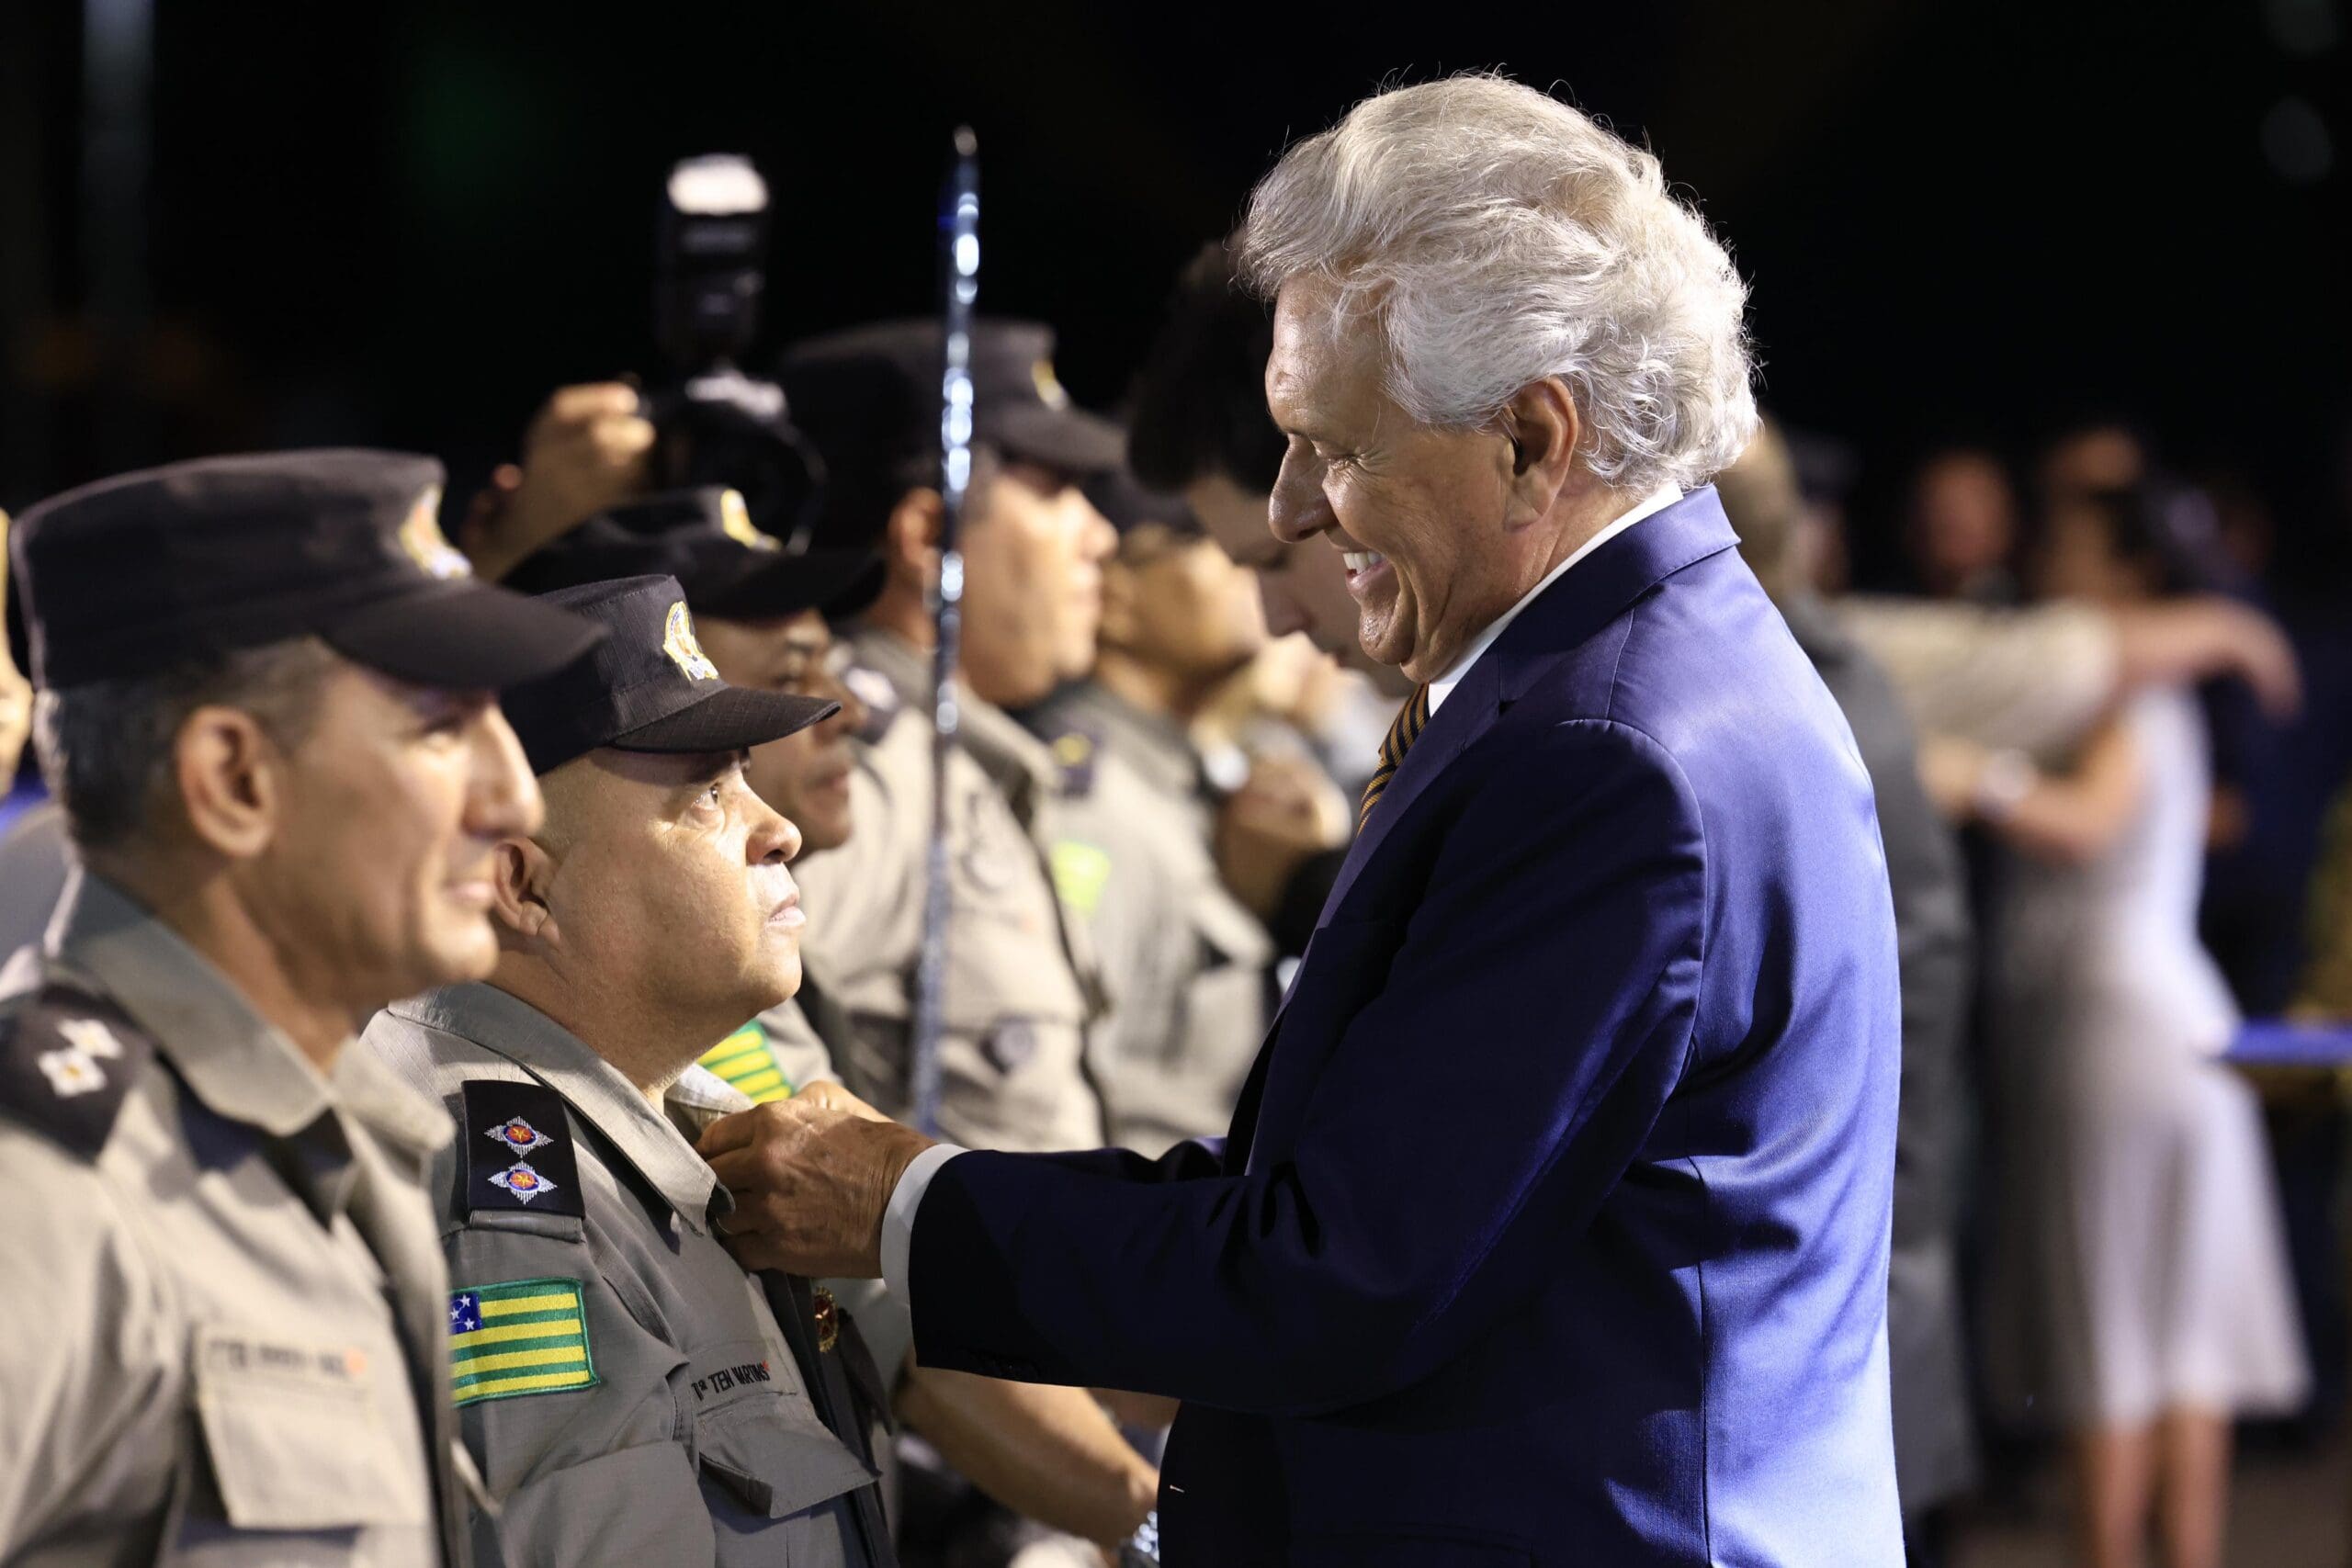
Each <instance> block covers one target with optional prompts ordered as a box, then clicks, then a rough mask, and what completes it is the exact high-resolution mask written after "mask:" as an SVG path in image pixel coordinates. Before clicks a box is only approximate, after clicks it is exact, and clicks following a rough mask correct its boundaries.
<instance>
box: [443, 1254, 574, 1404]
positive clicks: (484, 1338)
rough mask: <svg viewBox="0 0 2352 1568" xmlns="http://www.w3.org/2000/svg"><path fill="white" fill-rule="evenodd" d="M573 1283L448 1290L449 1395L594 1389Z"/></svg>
mask: <svg viewBox="0 0 2352 1568" xmlns="http://www.w3.org/2000/svg"><path fill="white" fill-rule="evenodd" d="M600 1381H601V1380H600V1379H599V1378H598V1377H597V1376H596V1359H595V1357H594V1354H593V1353H592V1351H591V1350H590V1348H589V1345H588V1304H587V1303H586V1302H585V1301H584V1300H582V1296H581V1290H580V1281H579V1280H504V1281H503V1282H501V1283H499V1284H495V1285H468V1286H466V1287H465V1288H464V1289H462V1290H456V1291H452V1292H449V1393H450V1395H451V1396H452V1397H453V1398H454V1399H455V1400H456V1401H457V1403H458V1404H478V1403H480V1402H481V1401H482V1400H485V1399H512V1398H514V1397H515V1396H516V1395H518V1394H526V1393H565V1392H567V1391H569V1390H571V1389H576V1388H594V1386H595V1385H596V1384H597V1382H600Z"/></svg>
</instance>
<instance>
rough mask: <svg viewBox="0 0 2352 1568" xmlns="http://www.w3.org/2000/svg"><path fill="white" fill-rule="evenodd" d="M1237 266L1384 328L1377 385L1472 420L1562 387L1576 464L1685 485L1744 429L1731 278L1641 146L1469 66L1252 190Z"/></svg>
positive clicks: (1316, 145)
mask: <svg viewBox="0 0 2352 1568" xmlns="http://www.w3.org/2000/svg"><path fill="white" fill-rule="evenodd" d="M1241 267H1242V275H1243V277H1244V279H1245V280H1246V281H1247V282H1248V284H1249V285H1250V288H1252V289H1253V290H1255V291H1256V292H1258V293H1260V294H1261V295H1263V296H1264V297H1266V298H1268V299H1272V297H1273V296H1274V294H1275V292H1276V291H1277V290H1279V289H1280V288H1281V287H1282V286H1283V283H1284V282H1285V281H1287V280H1288V279H1290V278H1293V277H1295V276H1301V275H1302V274H1315V275H1318V276H1323V277H1325V278H1328V279H1329V280H1331V281H1332V282H1333V283H1335V284H1337V285H1338V286H1339V288H1340V294H1341V301H1342V306H1343V310H1342V315H1344V314H1345V313H1346V310H1347V309H1348V308H1353V307H1359V306H1361V307H1368V308H1369V309H1371V310H1373V311H1374V312H1375V313H1376V315H1377V318H1378V320H1379V322H1380V324H1381V326H1382V328H1383V329H1384V331H1385V336H1386V344H1387V353H1388V374H1387V387H1388V393H1389V396H1390V397H1392V398H1393V399H1395V400H1396V401H1397V404H1398V405H1399V406H1401V407H1402V408H1403V409H1404V410H1405V412H1407V413H1408V414H1410V415H1411V416H1412V417H1413V418H1414V419H1416V420H1418V421H1419V422H1420V423H1424V424H1429V425H1436V426H1442V427H1447V428H1462V429H1469V428H1476V427H1478V426H1481V425H1484V424H1486V423H1488V422H1489V421H1491V420H1493V419H1494V418H1495V416H1496V415H1497V414H1498V413H1499V412H1501V411H1502V409H1503V407H1504V405H1505V404H1507V403H1508V402H1509V401H1510V399H1511V398H1512V396H1513V395H1514V394H1516V393H1517V392H1518V391H1519V390H1520V389H1521V388H1523V387H1526V386H1529V385H1531V384H1532V383H1533V382H1536V381H1540V380H1542V379H1543V378H1545V377H1547V376H1557V377H1559V378H1561V379H1562V380H1564V381H1566V383H1567V385H1568V388H1569V389H1570V393H1571V395H1572V396H1573V397H1574V398H1575V400H1576V403H1577V412H1578V413H1579V414H1581V415H1582V417H1583V420H1584V423H1585V425H1586V434H1585V438H1584V450H1583V454H1582V455H1583V457H1584V461H1585V463H1586V465H1587V467H1589V468H1590V469H1591V470H1592V472H1593V473H1594V474H1595V475H1597V476H1598V477H1599V478H1600V479H1602V480H1603V481H1605V482H1607V483H1609V484H1611V485H1615V486H1618V487H1620V488H1623V489H1626V490H1631V491H1636V492H1644V491H1650V490H1654V489H1656V488H1657V487H1658V486H1660V485H1664V484H1672V485H1674V486H1676V487H1677V488H1678V489H1682V490H1688V489H1690V488H1691V487H1692V486H1694V485H1698V484H1702V483H1703V482H1705V481H1706V480H1707V479H1710V478H1712V477H1713V475H1714V474H1715V473H1716V472H1717V471H1718V470H1720V469H1722V468H1727V467H1728V466H1730V464H1731V461H1732V459H1734V458H1735V457H1738V456H1739V454H1740V451H1741V449H1742V448H1743V447H1745V446H1747V441H1748V438H1749V436H1751V435H1752V434H1755V431H1756V399H1755V394H1754V393H1753V392H1752V391H1751V390H1750V389H1749V384H1748V383H1749V378H1750V375H1751V366H1750V362H1749V356H1748V345H1747V333H1746V331H1745V329H1744V327H1743V325H1742V319H1741V318H1742V312H1743V310H1744V309H1745V307H1746V305H1747V286H1746V285H1745V284H1743V283H1741V281H1740V279H1739V274H1738V273H1737V272H1736V270H1734V268H1733V266H1732V263H1731V257H1730V256H1729V255H1728V254H1725V253H1724V247H1723V246H1722V244H1720V243H1718V242H1717V241H1716V239H1715V237H1714V236H1713V234H1711V233H1709V232H1708V231H1707V226H1706V224H1705V223H1704V222H1703V221H1702V220H1701V219H1700V217H1699V215H1698V214H1697V213H1696V212H1695V211H1693V210H1692V209H1691V208H1690V207H1688V206H1686V205H1684V204H1683V203H1682V202H1680V201H1678V200H1677V199H1676V198H1675V197H1673V196H1672V195H1671V194H1669V193H1668V190H1667V187H1666V176H1665V175H1664V173H1663V172H1662V171H1661V170H1660V168H1659V166H1658V161H1657V158H1656V157H1655V156H1654V155H1652V154H1651V153H1649V152H1645V151H1644V150H1643V149H1641V148H1639V147H1634V146H1630V145H1628V144H1627V143H1626V142H1624V141H1621V140H1619V139H1618V138H1617V137H1616V136H1614V135H1612V134H1611V132H1609V131H1608V130H1604V129H1602V128H1601V127H1600V126H1599V125H1596V124H1595V123H1594V122H1593V121H1592V120H1590V119H1589V118H1586V117H1585V116H1584V115H1582V114H1580V113H1578V112H1577V110H1575V109H1573V108H1570V107H1568V106H1567V105H1566V104H1563V103H1561V102H1559V101H1558V100H1557V99H1555V98H1553V97H1550V96H1546V95H1545V94H1543V93H1539V92H1537V91H1536V90H1535V89H1533V88H1532V87H1527V86H1522V85H1520V84H1518V83H1516V82H1512V81H1510V80H1508V79H1506V78H1504V77H1501V76H1498V75H1491V74H1483V73H1482V74H1471V75H1462V76H1454V77H1450V78H1448V79H1446V80H1444V81H1442V82H1429V83H1424V84H1422V85H1419V86H1411V87H1398V88H1395V89H1392V90H1390V91H1387V92H1384V93H1381V94H1378V95H1376V96H1373V97H1369V98H1366V99H1365V100H1364V101H1363V102H1362V103H1360V104H1358V105H1357V106H1356V107H1354V108H1353V109H1351V110H1350V111H1349V113H1348V116H1347V118H1345V119H1342V120H1341V121H1340V123H1339V124H1338V125H1336V126H1334V127H1333V128H1332V129H1330V130H1327V131H1325V132H1323V134H1321V135H1320V136H1316V137H1312V138H1310V139H1308V140H1307V141H1301V142H1299V143H1297V144H1296V145H1295V146H1293V147H1292V148H1291V149H1290V150H1289V151H1288V152H1285V153H1283V157H1282V161H1281V162H1279V163H1277V164H1275V165H1274V167H1273V168H1272V171H1270V172H1269V173H1268V174H1267V175H1266V177H1265V178H1264V179H1262V180H1261V181H1259V182H1258V187H1257V189H1255V190H1254V191H1252V192H1251V193H1250V211H1249V217H1248V219H1247V220H1245V222H1244V224H1243V227H1242V233H1241Z"/></svg>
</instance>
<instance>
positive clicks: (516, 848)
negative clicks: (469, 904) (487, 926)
mask: <svg viewBox="0 0 2352 1568" xmlns="http://www.w3.org/2000/svg"><path fill="white" fill-rule="evenodd" d="M554 881H555V857H554V856H553V855H551V854H549V853H548V852H547V849H546V847H545V846H544V845H541V844H539V843H537V842H535V841H534V840H529V839H501V840H498V847H497V848H496V849H494V850H492V852H491V903H490V912H491V917H492V919H494V920H496V921H497V923H498V941H499V945H500V946H502V947H513V948H532V947H545V946H548V945H550V944H552V943H553V942H556V941H557V940H558V937H559V933H558V932H557V931H556V924H555V911H554V910H553V909H551V908H548V887H549V886H552V885H553V883H554Z"/></svg>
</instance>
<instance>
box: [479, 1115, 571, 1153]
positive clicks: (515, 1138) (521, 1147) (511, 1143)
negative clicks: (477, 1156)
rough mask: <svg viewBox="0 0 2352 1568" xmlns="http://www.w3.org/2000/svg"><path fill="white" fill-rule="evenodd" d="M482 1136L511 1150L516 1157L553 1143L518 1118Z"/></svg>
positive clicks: (545, 1135) (543, 1134)
mask: <svg viewBox="0 0 2352 1568" xmlns="http://www.w3.org/2000/svg"><path fill="white" fill-rule="evenodd" d="M482 1136H484V1137H486V1138H488V1139H489V1140H490V1141H491V1142H492V1143H494V1144H500V1145H504V1146H505V1147H507V1148H510V1149H513V1150H514V1151H515V1153H516V1154H518V1155H526V1154H529V1153H530V1152H531V1151H532V1150H533V1149H536V1148H540V1147H543V1146H545V1145H548V1144H552V1143H554V1142H555V1140H554V1139H553V1138H550V1137H548V1135H547V1134H545V1133H542V1132H540V1131H539V1130H538V1129H537V1127H534V1126H532V1125H531V1124H530V1123H529V1122H526V1121H524V1120H523V1119H522V1118H521V1117H520V1116H517V1117H515V1118H514V1119H513V1120H512V1121H507V1122H500V1123H499V1124H498V1125H497V1126H495V1127H492V1129H491V1130H490V1131H489V1132H487V1133H485V1134H482Z"/></svg>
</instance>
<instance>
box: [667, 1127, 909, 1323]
mask: <svg viewBox="0 0 2352 1568" xmlns="http://www.w3.org/2000/svg"><path fill="white" fill-rule="evenodd" d="M931 1144H932V1140H931V1139H929V1138H926V1137H924V1136H923V1135H922V1134H921V1133H918V1132H916V1131H915V1130H914V1129H913V1128H911V1127H902V1126H900V1125H899V1123H898V1122H893V1121H890V1120H889V1119H888V1118H887V1117H884V1116H882V1115H881V1114H880V1113H879V1112H877V1111H875V1110H874V1109H873V1108H872V1107H871V1106H869V1105H866V1104H865V1102H864V1101H863V1100H859V1099H858V1098H857V1097H856V1096H854V1095H853V1094H851V1093H850V1092H849V1091H848V1090H847V1089H842V1088H840V1087H839V1086H837V1085H830V1084H829V1085H824V1086H821V1087H820V1086H814V1085H812V1086H811V1087H810V1089H809V1091H807V1092H804V1093H801V1094H797V1095H795V1096H794V1097H793V1098H792V1099H790V1100H776V1101H774V1102H772V1103H770V1104H767V1105H760V1106H754V1107H752V1109H751V1110H749V1111H737V1112H736V1113H735V1114H734V1115H732V1116H722V1117H720V1118H719V1119H718V1121H716V1122H712V1123H711V1124H710V1126H709V1127H708V1129H707V1130H706V1131H705V1132H704V1134H703V1135H702V1138H701V1140H700V1142H699V1143H697V1144H696V1145H695V1146H696V1148H698V1149H699V1150H700V1151H701V1154H702V1156H703V1158H705V1159H707V1160H708V1161H709V1162H710V1168H711V1169H712V1170H713V1171H715V1172H717V1173H718V1179H719V1182H720V1184H721V1185H722V1186H724V1187H725V1188H726V1189H727V1190H728V1191H729V1193H730V1194H732V1195H733V1197H734V1200H735V1212H734V1213H731V1214H729V1215H728V1216H727V1218H726V1219H725V1220H724V1221H722V1222H721V1223H720V1224H719V1234H720V1235H722V1236H723V1237H724V1238H725V1239H726V1242H727V1247H728V1250H729V1251H730V1252H732V1253H734V1255H735V1258H736V1261H737V1262H739V1263H741V1264H742V1265H743V1266H744V1267H745V1268H747V1269H783V1270H784V1271H785V1272H786V1273H788V1274H800V1275H805V1276H808V1277H809V1278H812V1279H845V1280H865V1279H874V1278H877V1277H879V1276H880V1274H881V1272H882V1216H883V1213H884V1212H885V1211H886V1210H888V1207H889V1205H890V1194H891V1193H892V1192H893V1191H895V1190H897V1188H898V1185H899V1177H900V1176H902V1175H904V1174H905V1172H906V1168H907V1167H908V1166H909V1165H910V1164H911V1163H913V1160H914V1157H915V1156H917V1155H919V1154H921V1153H922V1151H923V1150H925V1149H927V1148H929V1147H930V1146H931Z"/></svg>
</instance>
